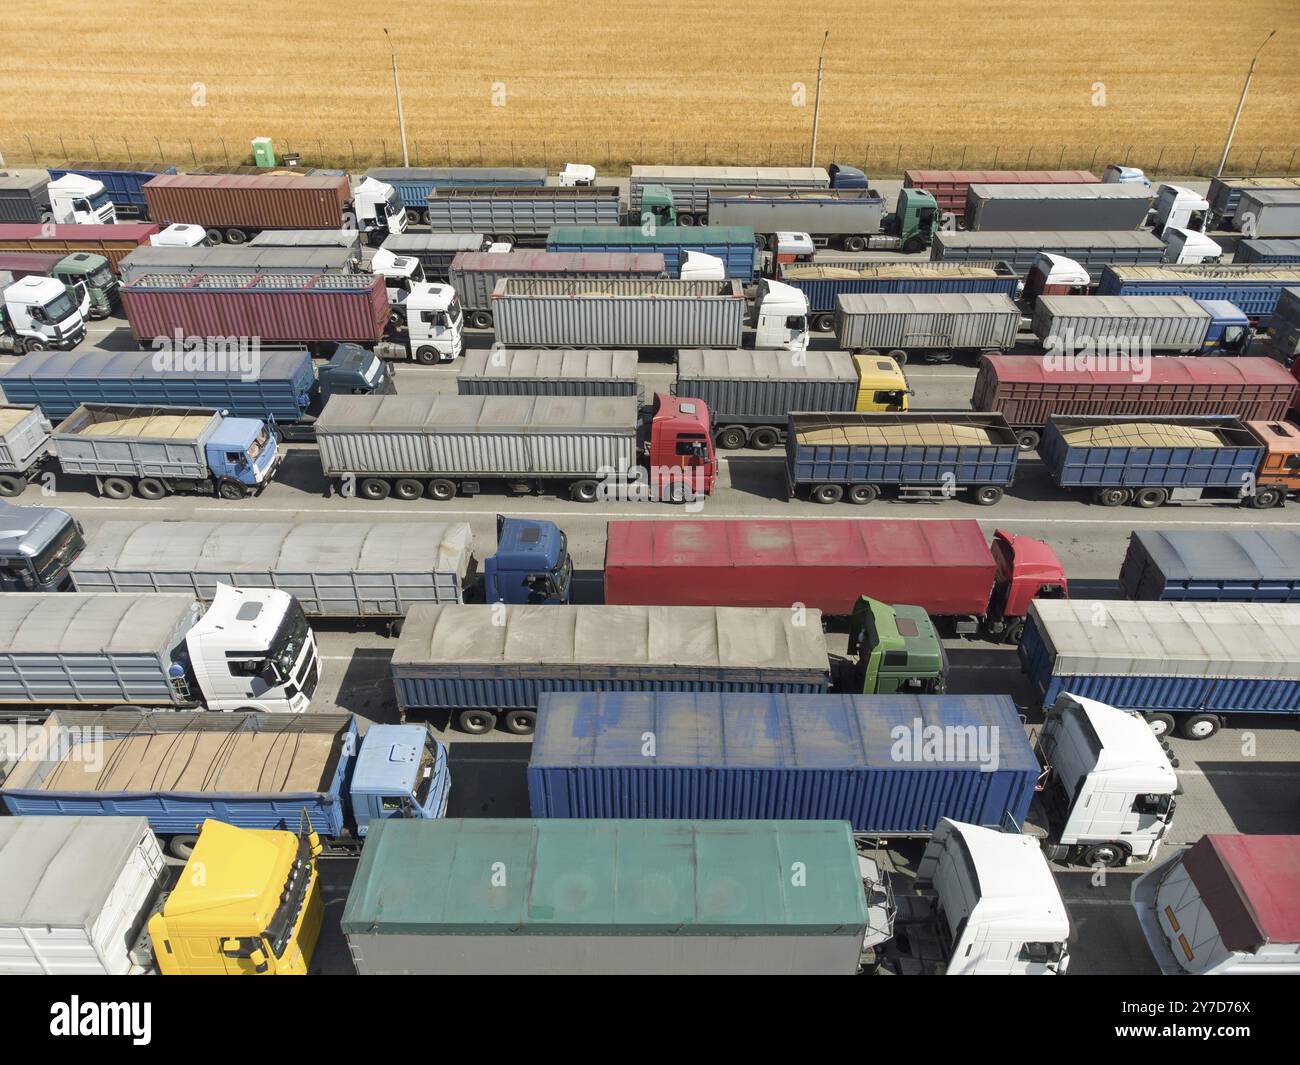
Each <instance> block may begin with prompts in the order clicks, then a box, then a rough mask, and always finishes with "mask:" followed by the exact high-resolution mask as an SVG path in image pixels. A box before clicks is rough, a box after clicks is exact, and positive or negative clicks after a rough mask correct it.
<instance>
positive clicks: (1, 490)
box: [0, 404, 52, 496]
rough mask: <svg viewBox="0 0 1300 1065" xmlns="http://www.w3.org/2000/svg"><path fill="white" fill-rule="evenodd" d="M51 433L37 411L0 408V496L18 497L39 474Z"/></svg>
mask: <svg viewBox="0 0 1300 1065" xmlns="http://www.w3.org/2000/svg"><path fill="white" fill-rule="evenodd" d="M51 431H52V429H51V426H50V420H49V419H48V418H47V417H45V415H44V414H43V413H41V409H40V408H39V407H25V406H18V405H16V404H2V405H0V496H16V495H19V494H20V493H21V492H22V490H23V488H24V487H26V485H27V482H28V481H29V480H30V479H31V478H32V477H34V476H35V475H36V474H37V473H38V472H39V471H40V469H41V467H42V465H43V464H44V462H45V459H46V457H47V456H48V455H49V445H50V433H51Z"/></svg>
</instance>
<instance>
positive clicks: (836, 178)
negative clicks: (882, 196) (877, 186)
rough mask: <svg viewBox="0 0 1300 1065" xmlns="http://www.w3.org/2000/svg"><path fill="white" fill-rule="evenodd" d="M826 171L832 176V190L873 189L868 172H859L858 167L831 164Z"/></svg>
mask: <svg viewBox="0 0 1300 1065" xmlns="http://www.w3.org/2000/svg"><path fill="white" fill-rule="evenodd" d="M826 170H827V173H829V174H830V176H831V188H833V189H866V188H870V187H871V183H870V182H869V181H868V180H867V175H866V172H865V171H862V170H859V169H858V168H857V167H856V166H846V165H845V164H844V163H831V165H830V166H829V167H827V168H826Z"/></svg>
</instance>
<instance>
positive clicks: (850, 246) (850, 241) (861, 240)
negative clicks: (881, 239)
mask: <svg viewBox="0 0 1300 1065" xmlns="http://www.w3.org/2000/svg"><path fill="white" fill-rule="evenodd" d="M844 250H845V251H866V250H867V238H866V237H859V236H852V237H845V238H844Z"/></svg>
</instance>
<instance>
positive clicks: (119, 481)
mask: <svg viewBox="0 0 1300 1065" xmlns="http://www.w3.org/2000/svg"><path fill="white" fill-rule="evenodd" d="M100 491H102V492H103V493H104V495H106V496H108V498H109V499H130V498H131V482H130V481H128V480H127V479H126V478H125V477H105V478H104V480H103V482H102V484H101V485H100Z"/></svg>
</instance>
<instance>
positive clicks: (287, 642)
mask: <svg viewBox="0 0 1300 1065" xmlns="http://www.w3.org/2000/svg"><path fill="white" fill-rule="evenodd" d="M185 650H186V652H187V656H188V659H189V663H188V664H189V671H190V673H191V675H192V679H193V681H194V683H196V684H197V685H198V688H199V691H200V692H201V693H202V702H203V705H205V706H206V707H207V708H208V709H209V710H216V711H236V710H239V711H245V710H254V711H260V712H264V713H295V714H296V713H302V712H303V711H304V710H306V709H307V707H308V705H309V703H310V702H311V697H312V695H313V694H314V693H315V691H316V685H317V684H318V683H319V682H320V669H321V667H320V655H319V654H318V653H317V650H316V637H315V635H314V633H313V632H312V630H311V626H310V625H308V624H307V615H306V614H304V613H303V609H302V607H301V606H300V605H299V604H298V601H297V600H296V599H294V598H293V596H291V595H289V593H288V592H282V591H279V590H276V589H272V588H254V589H239V588H232V587H231V586H230V585H227V584H218V585H217V590H216V594H215V596H214V598H213V600H212V605H211V606H209V607H208V608H207V610H205V611H204V612H203V616H202V617H200V618H199V620H198V621H197V622H196V623H195V624H194V626H193V628H191V629H190V630H189V632H188V633H186V635H185ZM172 669H173V672H174V674H175V675H176V676H177V678H178V679H179V678H180V677H181V676H183V668H182V667H181V666H180V665H179V664H178V665H176V666H173V667H172Z"/></svg>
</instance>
